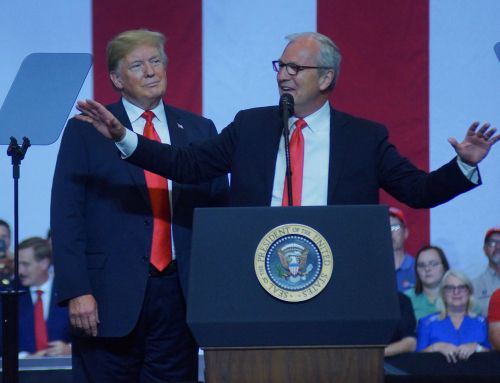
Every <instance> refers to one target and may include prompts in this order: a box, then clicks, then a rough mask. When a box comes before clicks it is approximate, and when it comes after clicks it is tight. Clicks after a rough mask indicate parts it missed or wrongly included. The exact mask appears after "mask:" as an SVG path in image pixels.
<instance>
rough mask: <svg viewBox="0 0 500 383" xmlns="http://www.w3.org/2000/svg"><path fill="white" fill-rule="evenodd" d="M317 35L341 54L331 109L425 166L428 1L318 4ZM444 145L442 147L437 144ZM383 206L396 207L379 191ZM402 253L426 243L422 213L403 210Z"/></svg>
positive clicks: (424, 213) (426, 227) (426, 225)
mask: <svg viewBox="0 0 500 383" xmlns="http://www.w3.org/2000/svg"><path fill="white" fill-rule="evenodd" d="M317 12H318V15H317V18H318V20H317V25H318V31H319V32H321V33H324V34H326V35H327V36H329V37H331V38H332V39H333V41H335V43H336V44H337V45H338V46H339V48H340V51H341V53H342V56H343V60H342V66H341V70H340V77H339V82H338V85H337V89H336V90H335V91H334V93H333V98H332V100H333V102H334V105H335V107H337V108H339V109H341V110H345V111H347V112H349V113H352V114H355V115H359V116H362V117H365V118H369V119H372V120H375V121H380V122H382V123H384V124H385V125H386V126H387V127H388V128H389V131H390V135H391V141H392V142H393V143H395V144H396V146H397V147H398V149H399V150H400V152H401V153H402V154H403V155H405V156H407V157H409V158H410V159H411V160H412V161H413V163H415V164H416V165H417V166H418V167H420V168H422V169H428V168H429V107H428V106H429V85H428V84H429V4H428V1H427V0H419V1H415V0H384V1H383V2H377V1H373V0H350V1H331V0H318V11H317ZM443 145H444V144H443ZM382 201H383V202H384V203H387V204H391V205H395V206H399V207H401V206H402V205H401V204H399V203H397V202H395V200H394V199H392V198H391V197H389V196H388V195H386V194H385V193H383V195H382ZM403 210H404V211H405V213H406V216H407V221H408V226H409V228H410V229H411V233H410V237H409V239H408V241H407V245H408V246H407V247H408V250H409V251H411V252H412V253H415V252H416V250H417V249H418V248H419V247H420V246H422V245H424V244H427V243H428V242H429V212H428V210H418V211H417V210H412V209H409V208H407V207H403Z"/></svg>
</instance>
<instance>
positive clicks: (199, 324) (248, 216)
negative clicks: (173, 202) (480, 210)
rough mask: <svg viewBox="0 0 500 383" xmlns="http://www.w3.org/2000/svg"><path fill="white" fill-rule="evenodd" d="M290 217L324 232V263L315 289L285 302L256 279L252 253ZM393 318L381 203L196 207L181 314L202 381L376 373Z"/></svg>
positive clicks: (371, 376)
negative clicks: (201, 357)
mask: <svg viewBox="0 0 500 383" xmlns="http://www.w3.org/2000/svg"><path fill="white" fill-rule="evenodd" d="M296 224H300V225H305V226H306V227H310V228H312V229H314V230H316V231H317V232H318V233H320V234H321V235H322V236H323V237H324V239H326V241H327V242H328V244H329V247H330V249H331V254H332V256H333V268H332V272H331V278H330V280H329V282H328V283H327V284H326V286H324V287H323V290H322V291H321V292H320V293H318V294H317V295H316V296H314V297H313V298H311V299H308V300H304V301H301V302H288V301H284V300H282V299H278V298H276V297H275V296H273V295H271V294H270V293H269V292H268V291H266V289H264V287H263V285H261V283H260V282H259V279H258V277H257V273H256V267H255V254H256V252H257V248H258V246H259V243H261V241H262V239H263V238H265V237H266V234H267V233H269V232H270V231H272V230H273V229H275V228H277V227H280V226H283V225H285V226H286V225H296ZM399 318H400V311H399V304H398V299H397V288H396V281H395V271H394V260H393V252H392V242H391V236H390V228H389V218H388V210H387V207H386V206H379V205H359V206H357V205H353V206H322V207H259V208H214V209H197V210H196V211H195V219H194V227H193V242H192V254H191V269H190V279H189V288H188V297H187V321H188V324H189V326H190V328H191V331H192V332H193V335H194V337H195V339H196V340H197V342H198V344H199V345H200V347H201V348H203V349H204V353H205V366H206V370H205V379H206V382H208V383H211V382H238V383H242V382H273V383H274V382H349V383H352V382H363V383H366V382H383V348H384V346H385V345H386V344H387V343H388V342H389V340H390V338H391V336H392V334H393V332H394V330H395V327H396V323H397V321H398V320H399Z"/></svg>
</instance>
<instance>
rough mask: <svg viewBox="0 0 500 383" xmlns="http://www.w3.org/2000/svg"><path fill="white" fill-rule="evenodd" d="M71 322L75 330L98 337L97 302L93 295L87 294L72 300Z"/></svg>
mask: <svg viewBox="0 0 500 383" xmlns="http://www.w3.org/2000/svg"><path fill="white" fill-rule="evenodd" d="M69 321H70V322H71V326H73V328H75V329H77V330H79V331H82V332H83V333H84V334H86V335H88V336H97V324H98V323H99V315H98V313H97V302H96V300H95V298H94V296H93V295H91V294H86V295H81V296H79V297H76V298H73V299H70V301H69Z"/></svg>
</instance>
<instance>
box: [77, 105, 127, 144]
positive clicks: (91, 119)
mask: <svg viewBox="0 0 500 383" xmlns="http://www.w3.org/2000/svg"><path fill="white" fill-rule="evenodd" d="M76 109H78V110H79V111H80V112H82V114H78V115H76V116H75V118H76V119H78V120H81V121H85V122H88V123H90V124H92V125H94V127H95V128H96V129H97V130H98V131H99V133H101V134H102V135H103V136H105V137H107V138H110V139H112V140H114V141H120V140H121V139H122V138H123V137H124V136H125V132H126V128H125V127H124V126H123V125H122V124H121V123H120V121H118V119H117V118H116V117H115V116H113V114H112V113H111V112H110V111H109V110H107V109H106V108H105V107H104V106H103V105H102V104H100V103H98V102H97V101H94V100H85V101H77V103H76Z"/></svg>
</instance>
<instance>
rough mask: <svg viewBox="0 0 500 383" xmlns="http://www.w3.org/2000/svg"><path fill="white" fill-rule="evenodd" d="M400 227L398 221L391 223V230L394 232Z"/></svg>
mask: <svg viewBox="0 0 500 383" xmlns="http://www.w3.org/2000/svg"><path fill="white" fill-rule="evenodd" d="M402 227H403V225H401V224H400V223H393V224H391V232H392V233H394V232H395V231H398V230H399V229H401V228H402Z"/></svg>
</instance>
